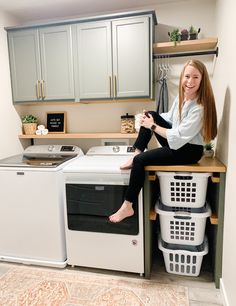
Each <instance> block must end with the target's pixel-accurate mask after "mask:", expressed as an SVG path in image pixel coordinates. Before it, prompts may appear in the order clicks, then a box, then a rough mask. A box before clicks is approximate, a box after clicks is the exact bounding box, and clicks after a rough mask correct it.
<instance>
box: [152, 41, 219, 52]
mask: <svg viewBox="0 0 236 306" xmlns="http://www.w3.org/2000/svg"><path fill="white" fill-rule="evenodd" d="M217 43H218V39H217V38H203V39H196V40H183V41H180V42H179V43H177V44H176V46H175V45H174V42H161V43H155V44H153V53H154V54H156V55H159V54H165V53H176V52H193V51H203V50H213V49H215V48H216V47H217Z"/></svg>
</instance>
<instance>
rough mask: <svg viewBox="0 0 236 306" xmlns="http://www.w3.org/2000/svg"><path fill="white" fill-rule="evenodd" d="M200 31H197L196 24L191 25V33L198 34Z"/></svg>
mask: <svg viewBox="0 0 236 306" xmlns="http://www.w3.org/2000/svg"><path fill="white" fill-rule="evenodd" d="M197 33H198V32H197V30H196V29H195V28H194V26H192V25H191V26H190V28H189V34H197Z"/></svg>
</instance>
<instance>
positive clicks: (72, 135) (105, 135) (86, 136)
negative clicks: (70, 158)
mask: <svg viewBox="0 0 236 306" xmlns="http://www.w3.org/2000/svg"><path fill="white" fill-rule="evenodd" d="M137 135H138V134H137V133H132V134H128V133H127V134H123V133H65V134H63V133H61V134H60V133H49V134H47V135H19V138H20V139H53V138H60V139H76V138H79V139H100V138H117V139H119V138H120V139H128V138H137Z"/></svg>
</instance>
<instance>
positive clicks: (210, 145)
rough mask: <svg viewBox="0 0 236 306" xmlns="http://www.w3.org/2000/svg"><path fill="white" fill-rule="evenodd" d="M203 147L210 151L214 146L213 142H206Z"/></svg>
mask: <svg viewBox="0 0 236 306" xmlns="http://www.w3.org/2000/svg"><path fill="white" fill-rule="evenodd" d="M204 148H205V150H206V151H210V150H212V149H213V148H214V143H212V142H209V143H206V144H205V146H204Z"/></svg>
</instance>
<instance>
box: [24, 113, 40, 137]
mask: <svg viewBox="0 0 236 306" xmlns="http://www.w3.org/2000/svg"><path fill="white" fill-rule="evenodd" d="M21 121H22V125H23V133H24V134H26V135H33V134H35V132H36V129H37V122H38V119H37V118H36V117H35V116H33V115H25V116H23V117H22V118H21Z"/></svg>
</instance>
